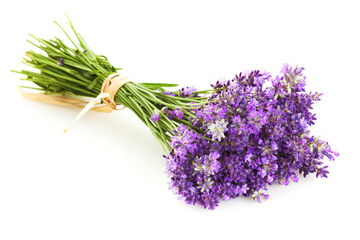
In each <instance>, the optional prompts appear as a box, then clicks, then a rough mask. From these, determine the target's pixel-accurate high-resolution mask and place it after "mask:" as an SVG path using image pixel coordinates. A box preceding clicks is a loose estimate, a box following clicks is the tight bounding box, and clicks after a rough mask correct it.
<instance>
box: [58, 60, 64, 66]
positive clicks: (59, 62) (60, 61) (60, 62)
mask: <svg viewBox="0 0 360 240" xmlns="http://www.w3.org/2000/svg"><path fill="white" fill-rule="evenodd" d="M62 61H63V58H59V61H58V65H59V66H61V65H63V63H62Z"/></svg>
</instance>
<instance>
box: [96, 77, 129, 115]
mask: <svg viewBox="0 0 360 240" xmlns="http://www.w3.org/2000/svg"><path fill="white" fill-rule="evenodd" d="M128 82H131V80H130V79H129V77H127V76H121V75H120V74H119V73H113V74H111V75H109V76H108V77H107V78H106V79H105V80H104V82H103V84H102V87H101V92H100V94H99V96H100V95H101V97H100V98H101V99H102V100H103V101H104V103H105V104H106V105H107V106H108V107H109V108H110V112H111V111H112V110H116V109H117V108H116V107H117V105H118V104H117V103H116V102H115V95H116V93H117V91H119V89H120V88H121V87H122V86H124V85H125V84H126V83H128ZM123 108H125V107H123ZM123 108H122V109H123Z"/></svg>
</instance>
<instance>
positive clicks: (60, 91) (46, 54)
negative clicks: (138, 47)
mask: <svg viewBox="0 0 360 240" xmlns="http://www.w3.org/2000/svg"><path fill="white" fill-rule="evenodd" d="M55 23H56V24H57V25H58V26H59V27H60V28H61V29H62V31H63V32H64V33H65V35H66V36H67V38H68V39H69V40H70V42H71V43H72V45H73V47H70V46H68V45H67V44H65V43H64V42H63V41H62V40H60V39H59V38H57V37H55V39H53V40H49V41H47V40H44V39H42V38H39V37H36V36H34V35H32V34H29V35H30V36H31V37H32V38H33V39H35V40H37V41H38V44H36V43H34V42H32V41H29V40H28V42H30V43H31V44H33V45H34V46H36V47H37V48H39V49H41V50H42V51H43V54H41V53H36V52H33V51H28V52H26V54H25V55H26V57H27V58H24V61H23V63H25V64H26V65H29V66H30V67H33V68H34V69H36V70H35V71H28V70H21V71H13V72H16V73H20V74H23V75H26V78H24V79H22V80H28V81H31V82H33V83H35V84H36V85H37V86H38V87H36V88H35V87H26V86H22V87H25V88H32V89H36V90H40V91H42V92H43V94H57V95H66V96H68V95H70V96H75V97H90V98H95V97H97V96H98V95H99V93H100V91H101V87H102V84H103V82H104V80H105V79H106V78H107V77H108V76H109V75H111V74H113V73H116V72H117V71H118V70H121V69H122V68H115V67H114V66H113V65H112V64H110V62H109V61H108V59H107V58H106V57H105V56H103V55H97V54H95V53H94V52H93V51H92V50H91V48H90V47H89V46H88V45H87V44H86V42H85V40H84V39H83V38H82V37H81V35H80V34H79V33H78V32H77V31H76V30H75V28H74V26H73V24H72V23H71V21H70V20H69V25H70V27H71V29H72V31H73V33H74V34H75V36H76V39H77V41H78V44H76V43H75V41H74V40H73V39H72V38H71V37H70V36H69V34H68V33H67V32H66V31H65V30H64V29H63V28H62V27H61V26H60V25H59V24H58V23H57V22H55ZM176 86H178V85H177V84H169V83H134V82H128V83H126V84H125V85H124V86H122V87H121V88H120V89H119V90H118V91H117V93H116V95H115V97H114V100H115V102H116V103H117V104H119V105H123V106H125V107H127V108H129V109H130V110H132V111H133V112H134V113H135V114H136V115H137V116H138V117H139V118H140V119H141V121H142V122H143V123H144V124H145V125H146V126H147V127H148V128H149V129H150V130H151V132H152V133H153V135H154V136H155V137H156V138H157V139H158V140H159V142H160V143H161V144H162V146H163V147H164V150H165V151H166V152H167V153H168V152H169V151H170V150H171V147H170V145H169V143H170V140H171V137H172V136H173V134H174V133H173V131H174V130H175V129H176V128H177V127H178V126H179V125H180V124H184V125H186V126H188V127H190V128H192V129H193V130H194V131H197V129H195V128H194V127H193V126H192V125H191V124H190V119H191V118H192V117H195V116H193V114H192V109H195V108H197V107H199V106H200V105H202V104H204V103H205V102H206V99H207V97H206V94H208V93H210V92H211V90H209V91H207V90H206V91H195V92H193V93H192V94H191V96H186V97H184V96H182V95H181V91H180V90H177V91H172V92H169V91H165V90H166V89H165V88H169V87H176ZM164 93H168V94H164ZM200 94H202V95H200ZM164 110H166V112H168V111H174V110H180V111H181V112H182V113H183V116H182V117H181V118H169V117H168V116H167V115H166V114H165V111H164ZM154 114H158V117H159V118H158V120H157V121H153V120H152V119H151V116H153V115H154Z"/></svg>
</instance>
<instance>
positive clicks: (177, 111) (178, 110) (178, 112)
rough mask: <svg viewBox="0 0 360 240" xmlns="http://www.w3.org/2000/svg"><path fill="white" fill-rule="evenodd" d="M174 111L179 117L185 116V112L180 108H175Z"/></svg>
mask: <svg viewBox="0 0 360 240" xmlns="http://www.w3.org/2000/svg"><path fill="white" fill-rule="evenodd" d="M174 113H175V116H176V117H177V118H178V119H182V117H183V116H184V113H183V112H182V111H181V109H180V108H175V110H174Z"/></svg>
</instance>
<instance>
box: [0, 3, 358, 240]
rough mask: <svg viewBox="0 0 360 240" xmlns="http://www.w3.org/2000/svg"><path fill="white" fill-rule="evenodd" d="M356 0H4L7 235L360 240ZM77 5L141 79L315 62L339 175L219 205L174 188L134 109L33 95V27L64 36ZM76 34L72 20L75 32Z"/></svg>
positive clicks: (310, 75)
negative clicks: (29, 79)
mask: <svg viewBox="0 0 360 240" xmlns="http://www.w3.org/2000/svg"><path fill="white" fill-rule="evenodd" d="M357 2H358V1H346V0H343V1H329V0H328V1H304V0H303V1H233V2H230V1H217V2H215V1H204V2H201V1H177V2H174V1H114V2H110V1H105V0H102V1H93V2H92V1H84V2H77V1H65V0H62V1H54V2H51V1H35V0H32V1H6V2H4V3H2V6H1V10H0V12H1V14H0V20H1V21H0V24H1V25H0V26H1V38H0V43H1V44H0V48H1V52H0V53H1V56H0V68H1V69H0V72H1V79H0V81H1V85H0V87H1V118H0V121H1V124H0V136H1V140H2V143H1V145H0V239H1V240H8V239H37V240H40V239H149V238H154V239H215V238H222V239H223V238H231V239H261V238H262V239H264V238H265V239H315V238H321V239H326V238H328V237H334V239H339V238H340V237H341V238H342V239H360V236H359V235H360V234H359V230H358V227H359V214H360V209H359V203H358V201H359V183H360V181H359V167H360V164H359V162H360V157H359V149H360V148H359V143H360V141H359V138H358V137H359V134H360V131H359V102H360V101H359V87H360V84H359V82H360V77H359V67H360V59H359V56H360V47H359V44H360V37H359V23H360V15H359V6H358V5H356V3H357ZM65 12H66V13H67V14H68V15H69V16H70V18H71V20H72V21H73V23H74V24H75V27H76V28H77V29H78V31H79V32H80V33H81V34H82V35H83V37H84V38H85V39H87V42H88V44H89V45H90V46H91V47H92V49H93V50H94V51H95V52H96V53H98V54H104V55H106V56H107V57H108V58H109V59H110V61H111V62H112V63H113V64H114V65H115V66H117V67H123V68H124V69H125V71H126V74H127V75H128V76H131V77H132V79H133V80H134V81H137V82H174V83H180V85H181V86H187V85H197V86H199V87H200V88H207V87H208V86H209V84H210V83H213V82H215V81H216V80H218V78H219V77H226V78H231V77H232V76H233V75H234V74H236V73H238V72H240V71H243V70H252V69H260V70H262V69H266V70H268V71H270V72H271V73H272V74H273V75H276V74H277V73H278V72H279V70H280V69H281V67H282V65H283V63H289V64H291V65H293V66H295V65H299V66H302V67H304V68H305V74H306V75H307V79H308V85H307V90H308V91H318V92H322V93H324V95H323V97H322V101H321V102H319V103H317V104H316V105H315V108H314V111H315V112H316V113H317V117H318V120H317V123H316V125H315V126H314V127H313V128H312V132H313V134H314V135H316V136H318V135H319V136H321V137H322V138H323V139H325V140H327V141H329V143H330V144H331V146H332V147H333V149H334V150H337V151H339V152H340V157H339V158H337V159H336V161H335V162H330V163H329V164H328V165H329V169H330V175H329V178H328V179H316V178H315V177H314V176H310V177H308V178H306V179H303V178H300V181H299V182H298V183H292V184H290V186H287V187H285V186H278V185H274V186H271V187H269V193H270V199H269V200H268V201H266V202H264V203H262V204H257V203H255V202H253V201H252V200H250V199H245V198H237V199H232V200H230V201H227V202H221V203H220V206H219V207H218V208H217V209H216V210H214V211H210V210H204V209H202V208H200V207H198V206H190V205H186V204H185V203H184V202H183V201H182V200H177V196H175V195H173V194H172V192H171V191H169V190H168V185H167V182H168V179H167V177H166V175H165V173H164V171H165V163H164V159H163V158H162V154H163V152H162V149H161V147H160V144H158V142H157V141H156V140H155V138H153V136H152V135H151V134H150V133H149V131H148V130H147V129H146V127H145V126H143V124H142V123H141V122H140V121H139V120H138V119H136V117H135V115H134V114H132V112H130V111H129V110H127V109H126V110H123V111H120V112H115V113H111V114H101V113H96V112H90V113H88V114H87V115H86V116H85V117H84V118H83V119H81V120H80V122H78V123H77V124H76V125H75V126H74V128H73V129H71V130H70V131H69V132H68V133H67V134H63V133H62V130H63V128H64V127H65V126H66V125H67V124H68V123H69V122H70V121H71V120H72V119H73V118H74V117H75V116H76V115H77V113H78V110H76V109H67V108H64V107H58V106H52V105H48V104H44V103H38V102H32V101H30V100H26V99H23V98H22V97H21V96H19V95H18V94H17V92H16V86H17V85H20V84H23V83H22V82H20V80H19V79H20V78H21V77H22V76H20V75H17V74H14V73H10V70H11V69H15V70H20V69H22V68H24V67H25V66H24V65H22V64H21V63H20V62H21V60H22V57H23V56H24V52H25V51H27V50H30V49H32V50H35V48H34V47H32V46H31V45H30V44H28V43H26V41H25V40H26V39H29V37H28V36H27V33H29V32H30V33H33V34H35V35H37V36H40V37H43V38H51V37H53V36H54V35H56V36H58V37H60V38H62V39H65V37H64V35H63V34H62V33H61V32H60V31H59V29H58V28H57V26H56V25H55V24H54V23H53V22H52V20H57V21H58V22H59V23H60V24H61V25H63V26H65V27H66V28H67V20H66V18H65V15H64V13H65ZM67 29H68V28H67Z"/></svg>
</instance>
